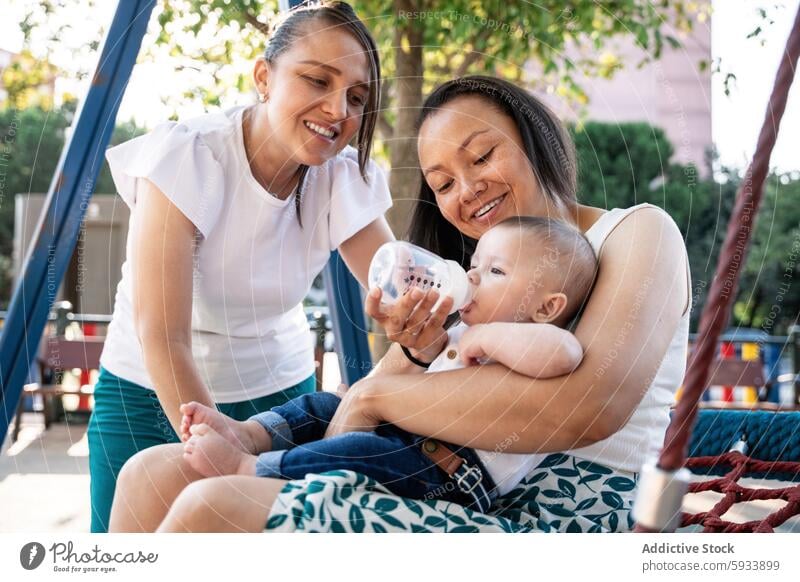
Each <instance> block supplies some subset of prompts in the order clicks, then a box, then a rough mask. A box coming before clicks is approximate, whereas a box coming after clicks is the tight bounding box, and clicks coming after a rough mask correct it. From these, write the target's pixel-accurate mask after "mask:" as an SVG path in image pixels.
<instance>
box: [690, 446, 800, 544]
mask: <svg viewBox="0 0 800 582" xmlns="http://www.w3.org/2000/svg"><path fill="white" fill-rule="evenodd" d="M719 465H728V466H730V467H731V470H730V471H729V472H728V473H727V474H726V475H724V476H723V477H720V478H719V479H710V480H708V481H702V482H698V483H692V484H691V485H689V493H701V492H703V491H716V492H717V493H722V494H723V495H724V497H723V498H722V499H721V500H720V501H719V502H718V503H717V504H716V505H715V506H714V507H713V508H711V510H710V511H703V512H700V513H694V514H690V513H684V514H683V516H682V520H681V527H686V526H689V525H695V524H700V525H702V526H703V528H704V529H703V531H704V532H716V533H742V532H750V533H772V532H774V531H775V529H774V528H776V527H778V526H779V525H781V524H783V523H785V522H786V520H788V519H789V518H790V517H793V516H795V515H798V514H800V485H795V486H792V487H783V488H779V489H755V488H753V489H751V488H748V487H743V486H741V485H740V484H739V483H738V480H739V479H740V478H741V477H742V475H745V474H748V473H752V472H766V473H770V472H775V471H780V472H785V473H796V474H800V463H789V462H774V461H758V460H755V459H751V458H749V457H747V456H745V455H743V454H742V453H740V452H739V451H731V452H729V453H725V454H724V455H721V456H718V457H695V458H690V459H688V460H687V462H686V466H687V467H688V468H689V469H694V468H699V467H717V466H719ZM766 499H782V500H784V501H786V505H784V506H783V507H782V508H780V509H779V510H777V511H774V512H772V513H770V514H769V515H768V516H767V517H765V518H764V519H763V520H755V521H748V522H745V523H734V522H731V521H725V520H723V519H722V516H723V515H725V514H726V513H727V512H728V510H729V509H730V508H731V507H732V506H733V505H735V504H736V503H742V502H745V501H759V500H766Z"/></svg>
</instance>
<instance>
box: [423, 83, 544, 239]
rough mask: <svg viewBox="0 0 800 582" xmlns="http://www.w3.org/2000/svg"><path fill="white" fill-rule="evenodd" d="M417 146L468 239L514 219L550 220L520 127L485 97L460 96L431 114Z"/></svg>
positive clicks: (429, 178) (448, 214)
mask: <svg viewBox="0 0 800 582" xmlns="http://www.w3.org/2000/svg"><path fill="white" fill-rule="evenodd" d="M417 146H418V152H419V161H420V167H421V168H422V172H423V174H424V177H425V181H426V182H427V183H428V186H430V188H431V190H433V192H434V194H435V196H436V202H437V204H438V206H439V209H440V210H441V212H442V215H443V216H444V217H445V219H446V220H447V221H448V222H450V223H451V224H453V226H455V227H456V228H457V229H458V230H459V231H461V232H462V233H463V234H465V235H466V236H469V237H472V238H475V239H477V238H480V236H481V235H482V234H483V233H484V232H486V231H487V230H488V229H489V228H491V227H492V226H494V225H495V224H498V223H499V222H502V221H503V220H504V219H506V218H509V217H512V216H547V214H548V201H547V200H546V199H545V196H544V195H543V194H542V192H541V190H540V188H539V184H538V181H537V180H536V177H535V175H534V173H533V169H532V168H531V164H530V162H529V161H528V157H527V156H526V155H525V150H524V149H523V145H522V138H521V137H520V134H519V130H518V129H517V126H516V124H515V123H514V121H513V119H511V118H510V117H509V116H507V115H506V114H504V113H502V112H500V111H498V109H497V108H496V107H495V106H494V105H492V104H491V103H490V102H489V101H487V100H486V99H483V98H481V97H477V96H471V95H470V96H464V97H458V98H456V99H454V100H453V101H451V102H449V103H448V104H447V105H445V106H444V107H442V108H441V109H440V110H438V111H436V112H435V113H433V114H431V115H430V117H428V118H427V119H426V120H425V122H424V123H423V124H422V127H421V128H420V132H419V138H418V142H417Z"/></svg>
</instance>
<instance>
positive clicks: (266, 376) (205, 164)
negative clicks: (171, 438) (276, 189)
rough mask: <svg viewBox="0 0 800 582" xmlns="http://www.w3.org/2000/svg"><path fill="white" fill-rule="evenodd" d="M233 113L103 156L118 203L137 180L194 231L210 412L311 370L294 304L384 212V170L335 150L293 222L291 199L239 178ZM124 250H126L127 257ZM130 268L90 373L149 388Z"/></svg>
mask: <svg viewBox="0 0 800 582" xmlns="http://www.w3.org/2000/svg"><path fill="white" fill-rule="evenodd" d="M243 111H244V108H236V109H232V110H229V111H226V112H224V113H215V114H209V115H204V116H202V117H199V118H196V119H193V120H189V121H186V122H181V123H166V124H163V125H160V126H158V127H157V128H156V129H155V130H154V131H152V132H151V133H149V134H147V135H144V136H141V137H138V138H135V139H133V140H130V141H128V142H126V143H124V144H122V145H119V146H116V147H114V148H111V149H109V150H108V151H107V153H106V157H107V159H108V162H109V165H110V167H111V173H112V176H113V178H114V183H115V184H116V186H117V189H118V191H119V194H120V196H122V198H123V200H125V202H126V203H127V204H128V206H130V207H131V209H133V208H135V206H136V191H137V182H138V181H139V180H140V179H141V178H146V179H148V180H150V181H151V182H153V184H155V185H156V186H157V187H158V188H159V189H160V190H161V191H162V192H163V193H164V194H165V195H166V196H167V198H169V200H170V201H171V202H172V203H173V204H174V205H175V206H176V207H177V208H178V209H179V210H180V211H181V212H182V213H183V214H184V215H185V216H186V217H187V218H188V219H189V220H190V221H191V222H192V223H193V224H194V225H195V226H196V227H197V231H198V241H197V245H196V251H195V264H194V281H193V296H192V297H191V298H190V297H187V301H190V300H191V301H192V352H193V355H194V359H195V362H196V364H197V367H198V370H199V371H200V374H201V376H202V378H203V380H204V381H205V383H206V385H207V386H208V387H209V389H210V391H211V394H212V396H213V398H214V400H215V401H216V402H226V403H227V402H239V401H242V400H249V399H253V398H258V397H261V396H266V395H269V394H273V393H275V392H279V391H281V390H284V389H286V388H288V387H290V386H293V385H294V384H297V383H298V382H301V381H302V380H304V379H305V378H307V377H308V376H310V375H311V374H312V373H313V372H314V360H313V345H312V340H311V335H310V333H309V326H308V322H307V321H306V317H305V313H304V311H303V307H302V300H303V298H304V297H305V296H306V294H307V293H308V290H309V288H310V287H311V283H312V281H313V280H314V277H316V275H317V274H318V273H319V272H320V271H321V270H322V269H323V267H324V266H325V264H326V262H327V261H328V259H329V256H330V253H331V251H332V250H335V249H336V248H338V247H339V245H341V244H342V243H343V242H344V241H346V240H347V239H348V238H350V237H351V236H353V235H354V234H356V233H357V232H358V231H359V230H361V229H362V228H364V227H365V226H367V225H368V224H370V223H371V222H373V221H374V220H375V219H377V218H379V217H380V216H382V215H383V214H384V213H385V212H386V210H388V208H389V207H390V206H391V196H390V193H389V188H388V184H387V182H386V177H385V175H384V173H383V171H382V170H381V169H380V168H379V167H378V166H377V165H376V164H375V163H374V162H370V164H369V166H368V171H367V177H368V183H365V182H364V180H363V178H362V177H361V174H360V172H359V169H358V155H357V152H356V150H355V149H353V148H352V147H347V148H345V149H344V150H343V151H342V152H340V153H339V155H337V156H336V157H335V158H333V159H331V160H329V161H328V162H326V163H325V164H324V165H322V166H313V167H310V168H309V171H308V174H307V175H306V179H305V183H304V186H303V190H302V193H301V203H300V215H301V218H302V226H301V224H300V223H299V222H298V219H297V210H296V207H295V206H296V205H295V197H296V194H292V195H291V196H290V197H289V198H287V199H286V200H279V199H278V198H275V197H274V196H272V195H270V194H269V193H268V192H266V191H265V190H264V189H263V188H262V187H261V185H260V184H259V183H258V182H257V181H256V180H255V178H254V177H253V175H252V174H251V172H250V166H249V164H248V162H247V158H246V155H245V150H244V142H243V136H242V113H243ZM131 244H132V241H131V240H130V238H129V240H128V246H127V251H128V256H129V257H130V256H131ZM132 306H133V288H132V273H131V267H130V262H129V261H126V262H125V263H124V264H123V266H122V280H121V281H120V283H119V286H118V287H117V294H116V300H115V306H114V315H113V318H112V321H111V325H110V326H109V330H108V337H107V339H106V343H105V348H104V350H103V355H102V358H101V364H102V365H103V367H104V368H106V369H107V370H108V371H109V372H112V373H113V374H116V375H117V376H120V377H122V378H125V379H126V380H130V381H132V382H135V383H137V384H140V385H141V386H144V387H146V388H150V389H153V388H154V386H153V382H152V380H151V379H150V377H149V375H148V373H147V371H146V369H145V365H144V358H143V353H142V348H141V345H140V344H139V340H138V338H137V335H136V331H135V329H134V322H133V307H132Z"/></svg>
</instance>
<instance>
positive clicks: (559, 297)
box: [181, 217, 597, 512]
mask: <svg viewBox="0 0 800 582" xmlns="http://www.w3.org/2000/svg"><path fill="white" fill-rule="evenodd" d="M596 270H597V258H596V256H595V253H594V250H593V249H592V247H591V245H590V244H589V242H588V240H586V238H585V237H584V236H583V235H582V234H581V233H580V232H578V231H577V230H576V229H575V228H573V227H571V226H569V225H567V224H566V223H563V222H559V221H555V220H550V219H544V218H533V217H518V218H512V219H508V220H506V221H504V222H502V223H500V224H498V225H496V226H495V227H494V228H492V229H491V230H489V231H487V232H486V234H484V235H483V236H482V237H481V239H480V241H479V242H478V245H477V248H476V251H475V253H474V255H473V257H472V263H471V268H470V270H469V273H468V277H469V280H470V283H471V285H473V295H472V301H471V302H470V303H469V304H468V305H466V306H465V307H464V308H463V309H462V310H461V323H459V324H458V325H456V326H454V327H452V328H451V329H450V330H449V331H448V343H447V345H446V346H445V348H444V349H443V350H442V352H441V353H440V354H439V356H438V357H437V358H436V359H435V360H434V361H433V362H432V363H431V364H430V367H429V369H428V370H427V372H431V373H432V372H439V371H443V370H450V369H454V368H458V367H463V366H464V365H470V364H481V363H487V362H489V361H493V362H498V363H501V364H503V365H505V366H506V367H508V368H509V369H511V370H514V371H515V372H517V373H520V374H524V375H527V376H530V377H532V378H552V377H557V376H561V375H564V374H568V373H570V372H572V371H573V370H574V369H575V368H576V367H577V366H578V364H579V363H580V361H581V359H582V358H583V349H582V347H581V346H580V344H579V342H578V340H577V339H576V338H575V336H574V335H572V334H571V333H570V332H569V331H567V330H566V329H564V327H565V326H566V325H567V324H568V323H569V322H570V320H571V319H572V318H574V317H575V315H576V314H577V313H578V311H579V309H580V308H581V306H582V305H583V303H584V301H585V300H586V298H587V297H588V295H589V293H590V291H591V287H592V284H593V282H594V278H595V274H596ZM518 323H529V324H531V325H534V326H537V328H536V338H537V340H536V342H535V343H534V345H531V344H530V342H525V343H523V342H515V341H514V328H515V326H514V324H518ZM419 371H421V369H419ZM339 402H340V400H339V397H337V396H336V395H334V394H332V393H328V392H317V393H314V394H307V395H304V396H300V397H298V398H295V399H294V400H292V401H290V402H288V403H286V404H284V405H281V406H277V407H275V408H273V409H272V410H270V411H267V412H264V413H261V414H258V415H256V416H253V417H252V418H251V419H249V420H247V421H245V422H236V421H234V420H232V419H229V418H228V417H225V416H224V415H222V414H221V413H219V412H217V411H216V410H214V409H210V408H208V407H206V406H203V405H201V404H198V403H194V402H193V403H189V404H184V405H182V407H181V411H182V412H183V414H184V418H183V422H182V426H181V431H182V435H181V438H182V440H184V441H185V445H184V449H185V451H184V458H185V459H186V460H187V462H188V463H189V464H190V465H191V466H192V467H193V468H194V469H195V470H196V471H198V472H199V473H200V474H202V475H204V476H213V475H226V474H237V473H238V474H249V475H253V474H255V475H258V476H262V477H275V478H282V479H302V478H303V477H305V475H306V474H307V473H322V472H325V471H332V470H345V469H349V470H353V471H357V472H359V473H362V474H364V475H367V476H369V477H372V478H373V479H375V480H377V481H378V482H380V483H381V484H382V485H384V486H385V487H386V488H388V489H389V490H390V491H392V492H393V493H395V494H397V495H400V496H404V497H410V498H416V499H444V500H447V501H453V502H456V503H459V504H461V505H464V506H467V507H470V508H472V509H476V510H478V511H482V512H485V511H487V510H488V509H489V506H490V505H491V503H492V501H493V500H494V499H495V498H496V497H497V496H499V495H504V494H506V493H508V492H509V491H511V490H512V489H513V488H514V486H515V485H516V484H517V483H519V482H520V481H521V480H522V479H523V478H524V477H525V476H526V475H527V474H528V473H529V472H530V471H531V470H532V469H534V468H535V467H536V466H537V465H538V463H539V462H540V461H541V459H542V458H543V455H532V454H511V453H503V452H501V450H499V449H500V448H501V447H499V446H498V450H497V451H481V450H476V449H471V448H468V447H459V446H456V445H451V444H448V443H443V442H440V441H437V440H435V439H431V438H427V437H423V436H419V435H414V434H411V433H408V432H406V431H404V430H402V429H400V428H398V427H396V426H394V425H390V424H382V425H380V426H378V427H377V428H376V430H375V431H373V432H352V433H346V434H343V435H339V436H335V437H332V438H324V436H325V431H326V430H327V428H328V424H329V423H330V421H331V419H332V418H333V415H334V414H335V412H336V409H337V407H338V405H339Z"/></svg>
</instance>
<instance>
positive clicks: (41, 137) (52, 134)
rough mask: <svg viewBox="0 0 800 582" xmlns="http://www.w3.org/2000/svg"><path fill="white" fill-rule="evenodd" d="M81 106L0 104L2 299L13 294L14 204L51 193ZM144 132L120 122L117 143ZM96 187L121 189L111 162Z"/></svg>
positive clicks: (2, 302) (3, 302)
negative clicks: (19, 198) (18, 199)
mask: <svg viewBox="0 0 800 582" xmlns="http://www.w3.org/2000/svg"><path fill="white" fill-rule="evenodd" d="M74 111H75V107H74V103H73V104H68V105H66V106H64V107H61V108H58V109H44V108H41V107H30V108H27V109H19V110H18V109H14V108H11V107H6V108H3V109H0V144H2V146H0V305H2V306H5V305H7V303H8V301H9V299H10V285H11V273H12V267H13V265H12V251H13V244H14V205H15V198H16V196H17V195H25V194H28V193H45V192H47V191H48V188H49V187H50V182H51V180H52V178H53V174H54V173H55V169H56V166H57V165H58V160H59V157H60V155H61V150H62V148H63V147H64V141H65V137H66V133H67V130H68V128H69V127H70V125H71V123H72V117H73V115H74ZM142 132H143V129H142V128H139V127H136V125H134V124H133V123H122V124H120V125H118V126H117V128H116V129H115V131H114V134H113V136H112V139H111V143H112V144H117V143H122V142H123V141H126V140H128V139H130V138H132V137H134V136H135V135H139V134H141V133H142ZM95 192H97V193H99V194H113V193H115V192H116V188H115V187H114V182H113V180H112V179H111V173H110V171H109V170H108V165H107V164H106V163H105V162H103V168H102V169H101V171H100V175H99V176H98V179H97V186H96V188H95Z"/></svg>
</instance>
